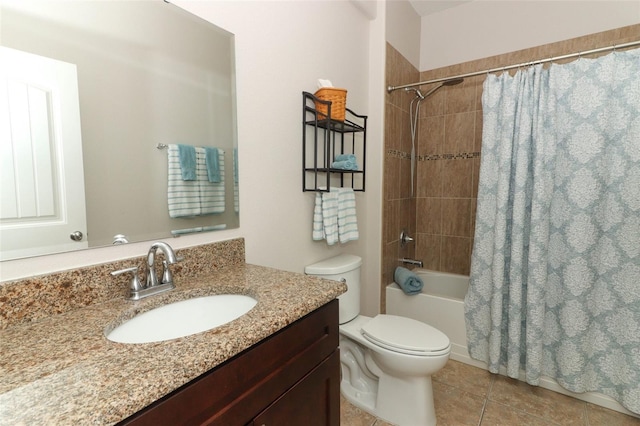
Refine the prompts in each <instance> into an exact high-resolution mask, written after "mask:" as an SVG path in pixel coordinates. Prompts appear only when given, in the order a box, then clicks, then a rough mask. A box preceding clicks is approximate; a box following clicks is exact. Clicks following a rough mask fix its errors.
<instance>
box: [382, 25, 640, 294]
mask: <svg viewBox="0 0 640 426" xmlns="http://www.w3.org/2000/svg"><path fill="white" fill-rule="evenodd" d="M638 39H640V24H636V25H632V26H628V27H623V28H619V29H614V30H610V31H606V32H602V33H596V34H592V35H588V36H583V37H579V38H575V39H570V40H566V41H562V42H557V43H551V44H547V45H543V46H539V47H535V48H530V49H525V50H520V51H516V52H512V53H507V54H504V55H497V56H493V57H488V58H483V59H480V60H477V61H471V62H466V63H463V64H458V65H454V66H450V67H443V68H439V69H435V70H430V71H426V72H422V73H420V76H419V80H411V77H410V75H411V74H412V72H411V71H410V70H411V66H410V65H409V64H408V62H407V61H406V60H404V58H402V56H401V55H400V54H399V53H398V52H397V51H396V50H395V49H394V48H393V47H391V46H388V52H387V55H388V56H387V78H388V79H389V80H391V81H392V84H398V83H393V82H398V81H399V82H400V83H408V82H414V81H426V80H430V79H435V78H441V77H447V76H455V75H459V74H464V73H471V72H475V71H482V70H485V69H489V68H496V67H501V66H506V65H511V64H517V63H521V62H527V61H532V60H535V59H538V58H546V57H552V56H558V55H562V54H566V53H570V52H577V51H581V50H588V49H594V48H598V47H603V46H610V45H615V44H621V43H625V42H628V41H633V40H638ZM484 79H485V75H480V76H476V77H473V78H468V79H466V80H465V81H464V82H463V83H462V84H460V85H457V86H451V87H444V88H442V89H440V90H439V91H437V92H435V94H434V95H433V96H431V97H429V98H427V99H426V100H425V101H423V104H422V105H423V107H422V108H421V118H420V125H419V137H418V140H419V144H418V149H417V154H418V162H417V163H418V167H417V170H418V173H417V183H416V187H417V193H416V197H415V199H414V200H413V199H411V198H409V197H408V195H407V193H406V186H407V182H408V181H407V179H408V178H407V170H409V165H408V164H409V163H408V156H409V154H408V153H409V152H410V151H409V149H410V148H409V147H410V145H408V144H407V136H406V135H407V133H408V131H409V123H408V121H407V118H408V113H406V112H405V109H408V105H409V103H410V99H411V98H410V96H409V95H407V94H406V93H404V92H402V91H396V92H394V93H393V94H391V95H388V96H387V102H386V114H387V115H386V120H387V121H386V132H385V174H384V176H385V201H384V223H385V233H384V239H383V244H384V246H385V251H384V259H383V265H384V269H383V272H382V277H383V279H382V282H383V284H382V288H381V291H382V290H383V289H384V283H388V282H391V280H392V277H393V275H392V274H393V269H394V268H395V266H397V265H398V263H397V261H396V259H397V258H398V257H400V256H401V255H403V254H404V253H405V252H403V251H402V250H400V249H399V244H398V233H399V232H400V229H401V228H402V227H403V226H408V227H409V228H410V229H415V235H414V236H415V237H416V243H415V258H417V259H420V260H422V261H423V262H424V266H425V267H426V268H430V269H435V270H439V271H445V272H454V273H459V274H468V273H469V266H470V256H471V249H472V246H473V234H474V219H475V208H476V197H477V185H478V176H479V174H478V172H479V163H480V156H479V155H480V145H481V139H482V105H481V96H482V84H483V82H484ZM431 87H432V86H424V87H423V91H424V92H426V91H428V90H429V89H430V88H431ZM398 141H402V143H401V144H399V143H398ZM413 205H415V210H414V211H412V208H413ZM414 218H415V223H414V222H412V220H414ZM407 253H408V254H411V249H410V250H408V251H407ZM382 295H384V291H382ZM382 303H384V302H382ZM382 306H384V304H383V305H382Z"/></svg>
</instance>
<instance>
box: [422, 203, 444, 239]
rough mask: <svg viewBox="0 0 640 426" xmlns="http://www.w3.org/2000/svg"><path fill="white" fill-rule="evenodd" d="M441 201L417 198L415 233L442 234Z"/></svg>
mask: <svg viewBox="0 0 640 426" xmlns="http://www.w3.org/2000/svg"><path fill="white" fill-rule="evenodd" d="M442 201H443V200H442V199H441V198H418V200H417V204H416V209H417V211H418V213H417V214H416V231H417V232H419V233H421V234H432V235H441V234H442Z"/></svg>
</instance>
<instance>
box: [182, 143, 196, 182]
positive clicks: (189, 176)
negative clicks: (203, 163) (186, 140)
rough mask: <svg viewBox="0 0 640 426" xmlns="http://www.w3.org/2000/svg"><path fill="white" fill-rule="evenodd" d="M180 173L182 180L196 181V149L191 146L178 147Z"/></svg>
mask: <svg viewBox="0 0 640 426" xmlns="http://www.w3.org/2000/svg"><path fill="white" fill-rule="evenodd" d="M178 156H179V158H180V172H181V173H182V180H196V179H197V177H196V148H195V147H193V146H191V145H183V144H179V145H178Z"/></svg>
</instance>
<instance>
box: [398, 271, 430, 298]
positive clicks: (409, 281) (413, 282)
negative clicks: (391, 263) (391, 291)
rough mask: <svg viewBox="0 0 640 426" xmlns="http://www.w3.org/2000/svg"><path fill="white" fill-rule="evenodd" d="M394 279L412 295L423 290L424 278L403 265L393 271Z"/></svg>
mask: <svg viewBox="0 0 640 426" xmlns="http://www.w3.org/2000/svg"><path fill="white" fill-rule="evenodd" d="M393 280H394V281H395V282H396V284H398V286H400V288H401V289H402V291H404V292H405V293H406V294H408V295H410V296H414V295H416V294H418V293H420V292H421V291H422V286H423V285H424V283H423V282H422V278H420V277H419V276H418V275H416V274H415V273H413V272H412V271H410V270H408V269H407V268H403V267H402V266H398V267H397V268H396V270H395V272H394V273H393Z"/></svg>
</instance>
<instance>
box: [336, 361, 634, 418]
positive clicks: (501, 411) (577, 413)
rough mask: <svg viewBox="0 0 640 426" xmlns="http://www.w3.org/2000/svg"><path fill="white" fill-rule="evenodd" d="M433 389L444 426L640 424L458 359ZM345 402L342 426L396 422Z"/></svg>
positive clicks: (441, 373)
mask: <svg viewBox="0 0 640 426" xmlns="http://www.w3.org/2000/svg"><path fill="white" fill-rule="evenodd" d="M433 393H434V399H435V406H436V416H437V419H438V426H463V425H473V426H480V425H481V426H489V425H504V426H512V425H513V426H552V425H559V426H565V425H582V426H600V425H604V426H631V425H640V419H637V418H634V417H631V416H627V415H624V414H621V413H618V412H616V411H612V410H608V409H606V408H602V407H600V406H597V405H593V404H589V403H586V402H583V401H580V400H577V399H574V398H571V397H568V396H565V395H561V394H559V393H556V392H552V391H549V390H547V389H543V388H539V387H534V386H530V385H528V384H526V383H524V382H520V381H518V380H514V379H510V378H507V377H504V376H499V375H494V374H490V373H489V372H488V371H486V370H483V369H481V368H476V367H473V366H470V365H468V364H464V363H461V362H456V361H453V360H449V362H448V363H447V365H446V366H445V368H443V369H442V370H441V371H439V372H438V373H437V374H435V375H434V376H433ZM340 408H341V409H340V419H341V425H342V426H390V425H389V423H387V422H385V421H383V420H380V419H377V418H376V417H374V416H372V415H370V414H368V413H366V412H364V411H362V410H360V409H358V408H356V407H354V406H353V405H351V404H349V403H348V402H347V401H346V400H345V399H344V398H342V399H341V407H340ZM412 426H414V425H412ZM415 426H420V425H415Z"/></svg>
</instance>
